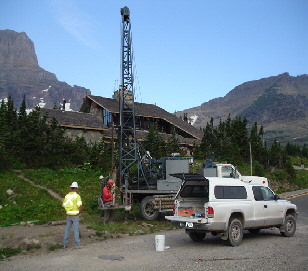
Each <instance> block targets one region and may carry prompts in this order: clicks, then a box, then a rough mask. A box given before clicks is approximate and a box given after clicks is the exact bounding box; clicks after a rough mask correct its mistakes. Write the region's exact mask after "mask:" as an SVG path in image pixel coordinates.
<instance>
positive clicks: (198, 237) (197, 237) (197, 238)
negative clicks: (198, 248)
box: [189, 232, 206, 242]
mask: <svg viewBox="0 0 308 271" xmlns="http://www.w3.org/2000/svg"><path fill="white" fill-rule="evenodd" d="M205 235H206V233H202V232H190V233H189V237H190V239H191V240H193V241H194V242H202V241H203V239H204V238H205Z"/></svg>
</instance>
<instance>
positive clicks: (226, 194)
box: [214, 185, 247, 199]
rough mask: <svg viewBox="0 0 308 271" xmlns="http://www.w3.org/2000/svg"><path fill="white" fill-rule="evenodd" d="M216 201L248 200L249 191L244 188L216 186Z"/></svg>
mask: <svg viewBox="0 0 308 271" xmlns="http://www.w3.org/2000/svg"><path fill="white" fill-rule="evenodd" d="M214 194H215V197H216V199H247V191H246V188H245V187H244V186H219V185H217V186H215V188H214Z"/></svg>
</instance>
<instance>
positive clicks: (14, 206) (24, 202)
mask: <svg viewBox="0 0 308 271" xmlns="http://www.w3.org/2000/svg"><path fill="white" fill-rule="evenodd" d="M8 189H10V190H12V191H13V192H14V194H13V195H11V196H10V195H8V194H7V192H6V191H7V190H8ZM0 205H1V206H2V208H1V209H0V226H8V225H12V224H14V223H16V224H19V223H20V222H21V221H35V222H36V223H44V222H47V221H51V220H59V219H64V217H65V214H63V210H62V207H61V203H60V201H59V200H57V199H54V198H53V197H52V196H51V195H50V194H49V193H48V192H47V191H45V190H42V189H40V188H37V187H35V186H33V185H31V184H30V183H28V182H26V181H24V180H23V179H21V178H19V177H18V176H17V174H16V173H15V172H0Z"/></svg>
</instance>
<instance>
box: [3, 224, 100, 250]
mask: <svg viewBox="0 0 308 271" xmlns="http://www.w3.org/2000/svg"><path fill="white" fill-rule="evenodd" d="M64 229H65V224H62V225H55V226H53V225H51V224H45V225H34V224H28V225H25V226H21V225H19V226H10V227H0V247H2V248H5V247H16V248H17V247H22V249H23V251H22V254H29V255H39V254H42V253H47V252H50V251H52V250H54V249H57V250H58V249H62V248H60V245H62V242H63V234H64ZM79 230H80V236H81V238H80V241H81V245H82V246H86V245H88V244H90V243H94V242H98V241H100V237H98V236H96V231H95V230H92V229H87V225H86V224H84V223H83V222H81V223H80V227H79ZM73 233H74V230H73V227H72V228H71V232H70V238H69V243H68V247H69V248H73V247H75V241H74V236H73ZM25 239H27V240H25Z"/></svg>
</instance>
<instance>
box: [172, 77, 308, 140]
mask: <svg viewBox="0 0 308 271" xmlns="http://www.w3.org/2000/svg"><path fill="white" fill-rule="evenodd" d="M307 109H308V75H307V74H303V75H298V76H290V75H289V73H287V72H286V73H282V74H279V75H277V76H271V77H268V78H261V79H259V80H253V81H249V82H245V83H243V84H241V85H239V86H237V87H235V88H234V89H232V90H231V91H230V92H228V93H227V94H226V95H225V96H224V97H219V98H215V99H212V100H210V101H208V102H205V103H202V104H201V105H200V106H197V107H193V108H190V109H186V110H183V111H178V112H176V113H175V114H176V115H177V116H178V117H180V116H183V115H184V113H185V114H187V117H188V118H189V117H190V118H191V119H193V120H194V121H193V125H194V126H195V127H200V128H204V127H205V126H206V124H207V123H208V122H210V120H211V118H212V117H213V119H214V125H218V124H219V121H220V120H222V121H224V120H226V119H227V118H228V116H229V114H230V117H231V119H233V118H235V117H236V116H241V117H246V118H247V120H248V127H250V126H251V125H252V124H254V123H255V122H257V123H258V124H259V125H262V126H263V127H264V130H265V138H266V139H269V140H273V139H274V138H277V139H279V140H280V141H282V142H283V141H287V140H294V138H297V141H299V142H300V141H301V140H299V138H301V139H302V140H303V141H304V142H305V143H306V142H308V137H307V133H306V131H307V129H308V110H307Z"/></svg>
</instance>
